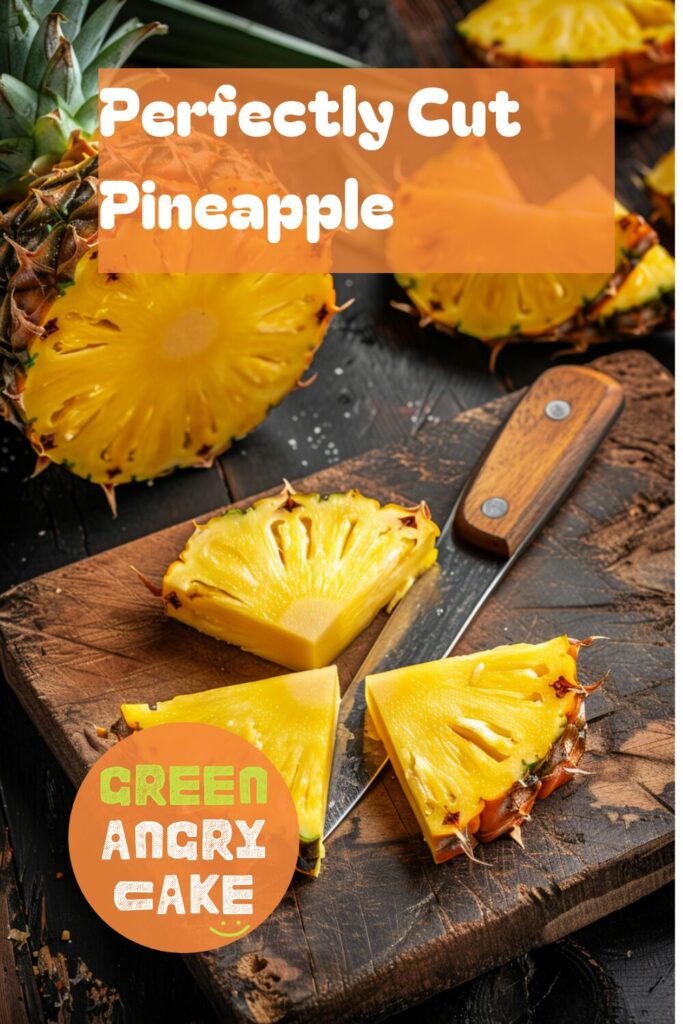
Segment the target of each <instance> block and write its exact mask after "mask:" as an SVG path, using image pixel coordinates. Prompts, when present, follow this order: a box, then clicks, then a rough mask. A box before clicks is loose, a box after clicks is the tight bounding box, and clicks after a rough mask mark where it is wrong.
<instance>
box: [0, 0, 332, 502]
mask: <svg viewBox="0 0 683 1024" xmlns="http://www.w3.org/2000/svg"><path fill="white" fill-rule="evenodd" d="M123 2H124V0H105V2H104V3H102V4H101V5H100V6H99V7H97V8H96V9H95V10H94V11H93V13H92V14H91V15H90V17H89V18H88V19H86V20H85V21H83V16H84V13H85V9H86V7H87V2H86V0H61V2H59V3H56V2H55V0H33V3H32V5H31V4H29V2H28V0H3V2H2V3H1V4H0V7H2V10H1V11H0V30H1V31H0V38H1V39H2V41H3V42H4V43H5V47H4V49H3V48H2V44H1V43H0V54H2V57H0V61H1V64H0V67H2V68H3V69H4V71H6V72H7V73H3V74H2V75H0V124H1V125H2V132H3V134H4V135H5V136H7V138H6V139H5V142H4V143H2V147H1V148H2V158H0V197H2V196H3V195H4V196H5V197H7V196H10V195H13V194H21V193H22V192H24V191H26V189H27V187H28V194H27V195H25V196H24V197H23V198H21V199H19V200H18V201H17V202H15V203H14V205H11V206H9V208H8V209H6V210H5V212H4V213H2V214H0V239H1V241H0V362H1V364H2V388H1V390H0V412H2V413H3V414H4V415H5V417H6V418H7V419H11V420H12V421H13V422H15V423H16V425H17V426H19V427H20V429H22V430H23V431H24V433H25V434H26V436H27V437H28V439H29V440H30V442H31V444H32V445H33V447H34V449H35V451H36V452H37V454H38V463H37V466H36V469H37V470H41V469H44V468H46V467H47V466H48V465H50V463H53V462H55V463H61V464H63V465H65V466H66V467H68V468H69V469H71V470H72V471H73V472H74V473H76V474H78V475H79V476H83V477H85V478H87V479H89V480H92V481H93V482H95V483H98V484H100V485H101V486H102V487H103V488H104V490H105V493H106V494H107V497H108V499H109V500H110V503H111V504H112V507H113V508H114V510H115V502H114V488H115V487H116V486H117V485H118V484H122V483H126V482H128V481H131V480H145V479H150V478H152V477H156V476H160V475H162V474H165V473H170V472H171V471H172V470H173V469H175V468H177V467H185V466H207V465H210V464H211V462H212V460H213V459H214V458H215V457H216V456H217V455H218V454H220V452H222V451H224V450H225V449H226V448H227V447H229V445H230V443H231V441H232V440H233V439H234V438H236V437H241V436H242V435H244V434H245V433H247V432H248V431H249V430H251V429H252V428H253V427H255V426H256V425H257V424H258V423H260V422H261V421H262V420H263V418H264V417H265V416H266V414H267V413H268V411H269V409H270V408H271V407H272V406H273V405H275V404H277V403H278V402H279V401H280V400H281V399H282V398H284V396H285V395H286V394H287V393H288V392H289V391H290V390H291V389H292V387H293V386H294V385H296V383H297V382H298V381H299V380H300V378H301V376H302V374H303V373H304V371H305V370H306V368H307V366H308V365H309V363H310V361H311V359H312V357H313V354H314V352H315V350H316V349H317V347H318V346H319V344H320V342H321V341H322V339H323V337H324V335H325V331H326V329H327V325H328V323H329V321H330V319H331V317H332V314H333V313H334V312H335V310H336V307H335V304H334V288H333V285H332V279H331V277H330V276H329V275H328V274H326V273H319V274H298V275H297V274H260V275H257V274H248V273H244V274H235V275H221V274H204V275H198V274H196V275H190V274H187V275H183V274H172V275H171V274H135V273H125V274H100V273H98V265H97V180H96V179H97V171H98V157H97V142H96V140H95V139H94V138H93V134H94V132H95V129H96V124H97V69H98V66H101V65H104V66H112V65H119V64H121V63H123V62H124V61H125V60H126V59H127V57H128V56H129V55H130V54H131V53H132V52H133V50H134V49H135V47H136V46H137V45H138V43H139V42H140V41H141V40H142V39H144V38H146V37H147V36H149V35H150V34H154V33H159V32H163V31H165V27H164V26H162V25H160V24H158V23H157V22H154V23H151V24H149V25H145V26H143V25H142V24H141V23H140V22H138V21H137V20H136V19H132V21H129V22H126V23H125V24H124V25H122V26H121V27H120V28H119V29H117V30H114V32H113V33H111V34H108V33H109V28H110V25H111V23H112V21H113V19H114V17H115V16H116V14H117V13H118V12H119V10H120V9H121V6H122V3H123ZM135 159H136V166H138V167H139V166H142V165H143V164H144V163H145V162H148V163H149V165H150V166H149V173H150V174H151V175H152V176H154V175H155V174H156V173H157V172H160V171H163V173H164V174H166V175H167V176H171V177H172V176H173V164H172V161H171V160H170V159H169V154H168V152H167V150H166V148H165V147H164V145H163V144H162V145H161V146H155V147H147V149H146V151H145V153H144V154H136V155H135ZM207 159H209V160H210V161H211V164H210V168H211V173H212V177H213V180H214V181H215V182H217V183H221V184H223V185H225V186H226V187H229V186H230V185H231V184H233V185H234V184H235V182H240V183H242V184H243V183H244V182H245V181H246V180H248V179H253V181H254V182H255V183H256V186H257V187H263V188H265V187H267V188H268V189H270V190H272V188H274V187H277V186H278V183H277V182H276V181H275V179H274V178H273V176H272V175H271V174H270V173H269V172H265V171H261V170H260V169H258V168H256V167H254V166H253V165H251V164H249V163H248V162H247V161H246V160H245V158H243V157H241V156H240V154H238V153H236V152H235V151H234V150H232V149H231V148H230V147H228V146H225V145H221V146H220V147H217V146H214V147H213V149H210V148H209V147H208V144H207ZM3 161H4V162H3ZM36 175H39V176H37V177H36ZM245 261H246V262H245V269H248V256H247V255H245ZM328 265H329V247H328V246H322V247H321V251H320V268H321V270H325V269H327V266H328Z"/></svg>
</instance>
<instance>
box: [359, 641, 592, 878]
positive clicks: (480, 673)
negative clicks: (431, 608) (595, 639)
mask: <svg viewBox="0 0 683 1024" xmlns="http://www.w3.org/2000/svg"><path fill="white" fill-rule="evenodd" d="M576 651H577V645H576V644H572V642H571V641H569V640H568V639H567V637H565V636H561V637H557V638H556V639H554V640H550V641H548V642H547V643H544V644H538V645H533V644H515V645H513V646H510V647H496V648H495V649H494V650H491V651H483V652H481V653H479V654H471V655H466V656H464V657H457V658H445V659H443V660H442V661H433V662H429V663H427V664H424V665H413V666H410V667H408V668H399V669H396V670H395V671H392V672H383V673H380V674H378V675H374V676H373V675H371V676H368V678H367V680H366V699H367V703H368V708H369V710H370V714H371V715H372V720H373V722H374V724H375V727H376V729H377V731H378V733H379V735H380V737H381V739H382V742H383V743H384V746H385V747H386V749H387V753H388V754H389V757H390V758H391V763H392V765H393V767H394V770H395V772H396V775H397V776H398V779H399V781H400V783H401V786H402V787H403V790H404V792H405V794H406V796H407V798H408V800H409V802H410V805H411V807H412V809H413V811H414V813H415V816H416V817H417V819H418V822H419V823H420V827H421V828H422V832H423V834H424V837H425V840H426V841H427V843H428V844H429V847H430V850H431V851H432V855H433V856H434V859H435V860H436V861H437V862H439V861H440V860H445V859H446V858H447V857H448V856H453V853H454V852H455V847H454V844H453V839H454V837H455V839H456V842H457V838H458V837H460V836H467V834H468V832H469V834H470V835H471V836H474V837H476V832H477V829H478V823H479V818H480V816H481V815H482V813H483V811H484V809H485V808H486V805H487V804H489V803H495V802H496V801H500V800H502V799H503V798H504V797H506V795H507V794H508V793H509V792H510V790H511V789H512V787H513V786H515V784H516V783H519V782H521V781H522V780H524V779H525V778H527V777H528V776H529V775H530V774H531V773H533V772H534V770H536V769H539V767H540V765H541V764H542V763H543V761H544V760H545V759H546V758H547V757H548V754H549V752H550V750H551V747H552V746H553V744H554V743H555V742H556V741H557V740H558V739H559V738H560V737H561V736H562V735H563V733H564V730H565V728H566V727H567V724H568V723H570V722H573V721H574V720H575V718H576V715H577V714H578V711H579V708H580V705H581V702H582V698H583V691H582V690H581V689H580V688H579V686H578V683H577V678H576Z"/></svg>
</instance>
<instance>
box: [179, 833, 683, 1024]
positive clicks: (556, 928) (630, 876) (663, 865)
mask: <svg viewBox="0 0 683 1024" xmlns="http://www.w3.org/2000/svg"><path fill="white" fill-rule="evenodd" d="M632 852H633V851H632ZM615 873H616V874H617V875H618V876H619V880H618V882H619V884H618V885H616V886H615V885H614V881H615V879H614V875H615ZM673 877H674V842H673V838H672V839H671V841H667V842H665V843H655V844H650V845H649V847H647V846H646V847H644V849H643V851H642V852H639V853H638V854H637V856H636V858H635V859H634V860H632V861H629V860H626V859H625V858H622V859H617V860H614V861H611V862H609V863H607V864H605V865H604V868H603V869H602V870H601V871H598V872H597V873H596V874H594V875H592V876H591V878H590V879H589V878H582V879H578V880H577V881H576V883H575V884H573V885H570V886H567V887H566V888H563V889H562V891H561V893H560V894H559V902H560V905H561V906H562V905H565V906H566V907H567V909H566V910H561V911H560V913H559V914H558V915H556V916H554V917H552V918H549V919H548V921H547V922H546V924H545V925H544V926H542V927H541V928H540V929H539V927H538V901H537V899H536V897H535V894H534V893H533V892H530V893H529V894H528V899H527V900H526V901H525V902H524V903H523V904H522V906H520V908H519V909H518V910H517V911H516V912H515V913H514V914H513V915H512V916H511V918H510V921H509V922H508V926H507V927H506V928H505V929H499V934H498V935H497V941H496V942H495V943H494V944H493V946H492V951H491V953H490V955H489V957H488V958H487V960H486V962H485V963H483V964H482V965H481V970H480V971H477V972H476V973H473V972H472V971H471V970H462V971H458V970H457V969H456V968H455V965H456V964H457V963H458V962H459V961H458V944H459V943H460V942H461V941H462V936H461V935H459V934H455V933H453V935H452V937H451V938H448V937H447V938H446V940H445V941H444V940H443V939H441V940H439V941H438V943H437V942H432V943H429V944H427V945H426V946H424V947H422V948H421V949H420V950H419V951H417V952H415V953H412V954H409V955H408V957H406V955H405V954H402V955H399V956H396V957H395V958H394V960H393V961H392V962H390V963H389V964H387V965H386V967H385V968H383V970H382V971H380V972H373V970H372V968H368V970H367V971H364V972H363V973H362V974H359V975H358V976H357V977H356V978H355V979H354V980H353V982H352V984H351V985H349V986H347V987H346V988H345V989H344V990H343V991H338V990H335V991H333V992H330V993H328V994H327V995H326V996H325V997H323V998H321V999H318V998H316V999H314V1000H312V1001H309V1002H307V1003H302V1004H299V1005H297V1006H293V1007H291V1008H290V1009H289V1010H287V1011H286V1012H283V1014H282V1016H278V1017H277V1018H275V1017H272V1021H273V1024H274V1022H275V1021H276V1020H277V1024H311V1021H313V1020H315V1022H316V1024H364V1022H370V1021H377V1020H380V1019H384V1018H385V1017H389V1016H392V1015H393V1014H396V1013H400V1012H402V1011H404V1010H408V1009H410V1008H411V1007H413V1006H416V1005H418V1004H419V1003H421V1002H423V1001H424V1000H426V999H429V998H431V997H432V996H436V995H438V994H439V993H441V992H445V991H448V990H449V989H451V988H455V987H456V986H458V985H462V984H464V983H465V982H467V981H471V980H472V979H473V978H474V977H478V976H480V974H484V973H486V972H487V971H489V970H492V969H494V968H496V967H500V966H501V965H502V964H505V963H508V962H509V961H511V960H514V959H515V958H516V957H519V956H522V955H523V954H524V953H527V952H529V950H531V949H536V948H538V947H540V946H544V945H546V944H547V943H549V942H555V941H557V940H558V939H561V938H564V937H565V936H566V935H569V934H570V933H571V932H573V931H576V930H577V928H582V927H585V926H586V925H589V924H592V923H593V922H594V921H597V920H598V919H599V918H601V917H605V916H607V915H608V914H611V913H614V912H615V911H617V910H621V909H622V908H623V907H625V906H627V905H628V904H629V903H633V902H635V901H636V900H638V899H641V898H642V897H644V896H647V895H649V894H650V893H652V892H654V891H655V890H656V889H658V888H660V887H661V886H663V885H666V884H667V883H668V882H670V881H671V880H672V879H673ZM572 901H575V902H574V905H573V906H572V905H571V904H572ZM511 936H514V940H513V941H511ZM184 960H185V962H186V964H187V966H188V968H189V970H190V972H191V973H192V975H193V977H195V978H196V980H197V982H198V983H199V984H200V985H201V986H202V987H203V989H204V991H205V992H206V993H207V995H208V997H209V999H210V1000H211V1001H212V1003H213V1005H214V1006H215V1008H216V1010H217V1012H218V1013H219V1016H220V1019H221V1020H222V1021H226V1022H228V1021H230V1022H234V1024H260V1022H261V1019H262V1018H261V1016H260V1014H259V1012H258V1010H257V1011H256V1013H255V1014H254V1015H252V1014H250V1013H243V1012H240V1010H238V1009H237V1008H236V1007H235V1005H234V1003H231V1001H230V999H229V987H230V978H229V977H228V978H225V977H219V976H217V975H216V973H215V972H214V971H213V969H212V962H211V959H210V957H209V956H203V955H202V954H193V955H188V956H186V957H184ZM406 969H408V970H412V971H413V972H414V973H415V976H419V977H420V978H421V979H423V983H422V985H421V987H419V988H418V987H416V988H415V990H414V995H413V996H412V997H411V998H410V999H409V1000H407V999H406V998H405V997H402V996H397V995H396V994H395V985H394V979H395V977H396V976H397V975H398V974H399V973H401V972H403V971H405V970H406ZM368 993H371V995H369V994H368ZM254 995H255V997H256V999H255V1004H256V1005H258V1002H259V1001H258V981H256V984H255V989H254ZM263 1019H264V1020H265V1018H263ZM270 1019H271V1018H269V1022H270Z"/></svg>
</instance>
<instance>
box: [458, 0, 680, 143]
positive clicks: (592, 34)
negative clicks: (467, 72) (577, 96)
mask: <svg viewBox="0 0 683 1024" xmlns="http://www.w3.org/2000/svg"><path fill="white" fill-rule="evenodd" d="M457 29H458V32H459V33H460V35H461V36H462V38H463V39H464V41H465V44H466V45H467V47H468V48H469V50H470V52H471V53H472V54H473V55H474V57H475V58H476V59H477V60H479V61H480V62H482V63H484V64H488V65H490V66H492V67H543V66H551V67H552V66H558V67H571V66H589V67H590V66H598V67H600V66H601V67H613V68H614V69H615V80H616V114H617V117H619V118H620V119H622V120H626V121H630V122H634V123H642V122H647V121H649V120H651V119H652V118H653V117H654V116H655V115H656V114H657V113H658V111H659V110H660V109H661V108H662V106H664V105H666V104H668V103H672V102H673V99H674V30H675V5H674V3H673V2H672V0H559V2H557V0H486V2H485V3H483V4H481V5H480V6H478V7H476V8H475V9H474V10H473V11H471V13H470V14H468V15H467V17H466V18H464V19H463V20H462V21H461V22H459V24H458V26H457Z"/></svg>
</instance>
